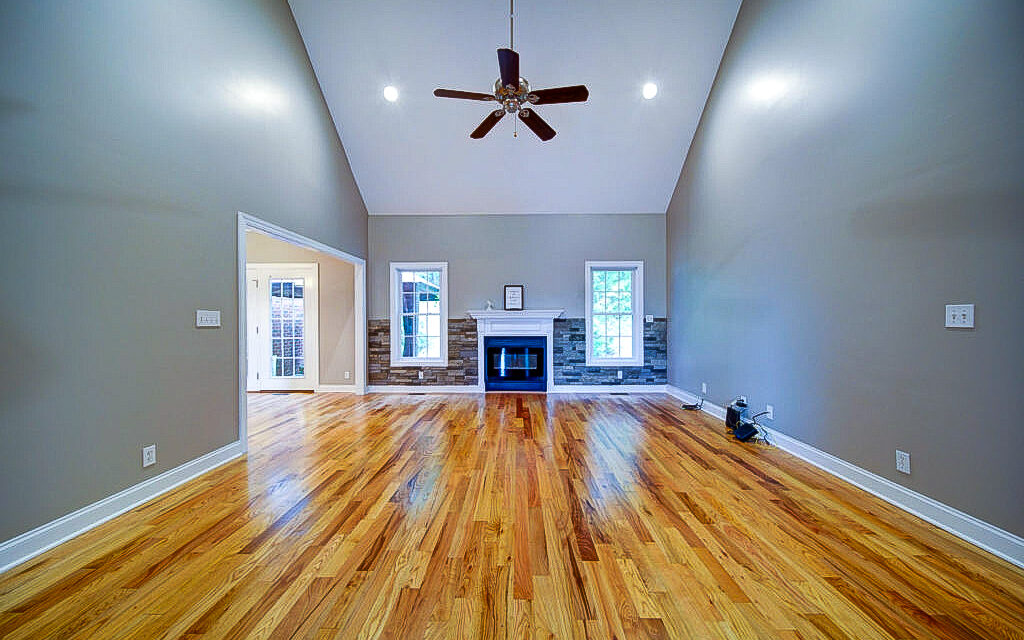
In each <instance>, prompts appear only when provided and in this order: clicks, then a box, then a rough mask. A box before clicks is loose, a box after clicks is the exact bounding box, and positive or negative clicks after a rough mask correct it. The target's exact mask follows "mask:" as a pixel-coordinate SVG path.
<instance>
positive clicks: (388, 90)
mask: <svg viewBox="0 0 1024 640" xmlns="http://www.w3.org/2000/svg"><path fill="white" fill-rule="evenodd" d="M384 99H385V100H387V101H388V102H394V101H395V100H398V89H396V88H395V87H392V86H391V85H388V86H386V87H384Z"/></svg>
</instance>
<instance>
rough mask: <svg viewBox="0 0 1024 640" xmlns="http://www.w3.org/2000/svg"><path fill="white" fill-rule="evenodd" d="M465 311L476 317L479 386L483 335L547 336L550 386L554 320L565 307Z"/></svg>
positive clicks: (481, 383) (481, 372) (482, 381)
mask: <svg viewBox="0 0 1024 640" xmlns="http://www.w3.org/2000/svg"><path fill="white" fill-rule="evenodd" d="M467 313H468V314H469V315H470V317H472V318H475V319H476V331H477V362H478V363H479V371H478V375H479V377H478V378H477V379H478V380H479V381H480V386H481V387H482V386H483V385H484V338H485V337H486V336H546V337H547V361H548V362H547V369H548V391H550V390H551V385H552V384H553V383H554V371H553V369H554V367H553V366H552V363H551V360H552V357H551V356H552V355H553V351H552V344H551V343H552V335H553V333H554V320H555V318H557V317H559V316H561V315H562V314H563V313H565V309H526V310H523V311H504V310H501V309H470V310H469V311H467Z"/></svg>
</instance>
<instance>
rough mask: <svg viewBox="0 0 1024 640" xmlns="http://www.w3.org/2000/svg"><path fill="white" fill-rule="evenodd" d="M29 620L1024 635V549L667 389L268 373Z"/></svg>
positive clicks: (251, 631) (17, 609)
mask: <svg viewBox="0 0 1024 640" xmlns="http://www.w3.org/2000/svg"><path fill="white" fill-rule="evenodd" d="M249 415H250V417H249V433H250V436H249V438H250V440H249V453H248V455H247V456H246V457H245V458H243V459H240V460H238V461H235V462H232V463H230V464H228V465H225V466H224V467H221V468H219V469H217V470H215V471H214V472H212V473H210V474H207V475H204V476H202V477H200V478H197V479H195V480H193V481H191V482H189V483H187V484H186V485H183V486H182V487H179V488H178V489H176V490H174V491H172V492H169V493H168V494H166V495H164V496H162V497H160V498H158V499H156V500H153V501H151V502H149V503H147V504H145V505H142V506H140V507H138V508H136V509H133V510H132V511H131V512H129V513H126V514H124V515H122V516H120V517H118V518H115V519H113V520H111V521H109V522H107V523H105V524H103V525H101V526H99V527H97V528H96V529H94V530H92V531H89V532H87V533H86V534H83V535H82V536H80V537H78V538H76V539H75V540H72V541H70V542H68V543H65V544H63V545H61V546H59V547H57V548H55V549H53V550H50V551H48V552H46V553H45V554H42V555H41V556H39V557H37V558H34V559H32V560H31V561H29V562H27V563H25V564H23V565H21V566H20V567H15V568H13V569H11V570H9V571H8V572H6V573H5V574H3V575H0V637H3V638H5V639H6V638H12V639H14V638H90V639H103V638H118V639H123V638H159V637H166V638H194V639H200V638H273V639H275V640H285V639H293V638H294V639H299V638H473V639H476V638H513V637H514V638H623V639H632V638H716V639H719V638H789V639H793V638H805V639H809V638H836V639H844V638H849V639H853V638H856V639H873V638H879V639H889V638H938V639H945V640H953V639H959V638H1017V639H1021V638H1024V632H1022V631H1021V630H1022V629H1024V571H1021V570H1020V569H1019V568H1017V567H1014V566H1012V565H1010V564H1008V563H1006V562H1004V561H1002V560H1001V559H999V558H996V557H994V556H991V555H989V554H987V553H985V552H983V551H980V550H978V549H976V548H975V547H972V546H970V545H969V544H967V543H965V542H963V541H962V540H959V539H958V538H955V537H953V536H951V535H949V534H947V533H946V532H944V531H941V530H939V529H937V528H935V527H933V526H932V525H930V524H928V523H926V522H924V521H921V520H919V519H917V518H915V517H913V516H911V515H909V514H906V513H904V512H902V511H900V510H899V509H897V508H895V507H893V506H892V505H890V504H888V503H885V502H883V501H881V500H879V499H876V498H874V497H872V496H870V495H868V494H866V493H864V492H862V491H860V490H859V489H857V488H855V487H852V486H851V485H848V484H845V483H843V482H841V481H839V480H837V479H835V478H833V477H831V476H829V475H828V474H826V473H824V472H822V471H821V470H819V469H817V468H815V467H812V466H810V465H807V464H806V463H804V462H802V461H799V460H796V459H795V458H793V457H791V456H789V455H787V454H785V453H784V452H781V451H779V450H777V449H774V448H771V447H768V446H765V445H761V444H741V443H738V442H736V441H734V440H731V439H729V438H728V437H727V435H726V434H725V432H724V428H723V425H722V424H721V423H719V422H717V421H716V420H714V419H712V418H710V417H708V416H706V415H703V414H698V413H693V412H686V411H683V410H682V409H681V408H680V407H679V406H678V404H677V403H676V402H675V401H674V400H672V399H671V398H668V397H667V396H664V395H662V394H646V395H630V396H599V395H584V394H580V395H566V396H545V395H543V394H488V395H443V394H428V395H422V396H408V395H371V396H366V397H357V396H352V395H348V394H312V395H310V394H293V395H271V394H253V395H251V396H250V398H249Z"/></svg>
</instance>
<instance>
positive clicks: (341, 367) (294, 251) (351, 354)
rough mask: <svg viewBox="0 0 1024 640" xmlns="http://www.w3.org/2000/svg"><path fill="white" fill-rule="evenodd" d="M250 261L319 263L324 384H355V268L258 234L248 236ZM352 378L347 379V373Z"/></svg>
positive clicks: (252, 232) (343, 262)
mask: <svg viewBox="0 0 1024 640" xmlns="http://www.w3.org/2000/svg"><path fill="white" fill-rule="evenodd" d="M245 259H246V262H269V263H274V262H306V263H308V262H315V263H316V264H318V265H319V266H320V275H319V279H318V282H319V285H320V290H319V300H320V343H319V347H320V384H355V379H356V374H355V362H356V355H355V354H356V324H355V267H354V266H353V265H352V264H350V263H348V262H345V261H344V260H340V259H338V258H335V257H333V256H329V255H326V254H323V253H320V252H319V251H313V250H311V249H306V248H304V247H297V246H295V245H293V244H289V243H287V242H283V241H281V240H278V239H276V238H271V237H270V236H267V235H264V234H262V233H259V232H256V231H249V232H248V233H246V234H245ZM346 371H348V372H349V373H350V374H351V377H350V378H349V379H348V380H346V379H345V372H346Z"/></svg>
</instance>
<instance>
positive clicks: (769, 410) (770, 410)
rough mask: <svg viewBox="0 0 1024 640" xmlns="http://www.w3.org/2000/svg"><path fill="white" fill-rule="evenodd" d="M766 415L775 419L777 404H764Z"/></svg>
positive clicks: (770, 418)
mask: <svg viewBox="0 0 1024 640" xmlns="http://www.w3.org/2000/svg"><path fill="white" fill-rule="evenodd" d="M764 417H766V418H768V419H769V420H774V419H775V405H773V404H766V405H764Z"/></svg>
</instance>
